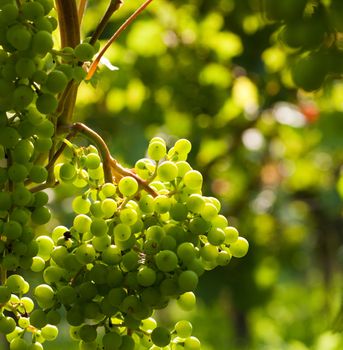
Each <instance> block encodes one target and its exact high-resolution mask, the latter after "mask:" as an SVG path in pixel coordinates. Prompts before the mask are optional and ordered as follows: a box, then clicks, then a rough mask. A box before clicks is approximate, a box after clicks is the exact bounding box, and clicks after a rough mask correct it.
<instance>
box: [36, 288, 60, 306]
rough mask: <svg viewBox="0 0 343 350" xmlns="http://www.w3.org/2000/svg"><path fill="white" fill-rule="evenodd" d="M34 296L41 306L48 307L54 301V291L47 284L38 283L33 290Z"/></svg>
mask: <svg viewBox="0 0 343 350" xmlns="http://www.w3.org/2000/svg"><path fill="white" fill-rule="evenodd" d="M34 296H35V298H36V300H37V302H38V304H39V305H40V306H41V307H42V308H49V307H51V306H52V305H53V303H54V296H55V293H54V291H53V289H52V288H51V287H50V286H49V285H47V284H40V285H38V286H37V287H36V288H35V290H34Z"/></svg>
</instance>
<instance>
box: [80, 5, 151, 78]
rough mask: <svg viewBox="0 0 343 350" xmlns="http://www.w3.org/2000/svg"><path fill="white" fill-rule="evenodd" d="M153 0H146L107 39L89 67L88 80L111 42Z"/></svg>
mask: <svg viewBox="0 0 343 350" xmlns="http://www.w3.org/2000/svg"><path fill="white" fill-rule="evenodd" d="M152 1H153V0H146V1H145V2H144V3H143V4H142V5H141V6H140V7H139V8H138V9H137V10H136V11H135V12H134V13H133V14H132V15H131V16H130V17H129V18H128V19H127V20H126V21H125V22H124V23H123V24H122V25H121V26H120V27H119V28H118V30H117V31H116V32H115V33H114V34H113V35H112V37H111V38H110V39H109V40H108V41H107V43H106V44H105V46H104V47H103V48H102V50H101V51H100V52H99V54H98V55H97V57H96V58H95V60H94V61H93V62H92V64H91V66H90V67H89V70H88V74H87V76H86V80H89V79H91V78H92V76H93V75H94V73H95V71H96V68H97V67H98V64H99V62H100V60H101V57H102V56H103V55H104V54H105V52H106V51H107V49H108V48H109V47H110V46H111V44H112V43H113V42H114V41H115V40H116V39H117V38H118V36H119V35H120V34H121V33H122V32H123V31H124V30H125V29H126V28H127V27H128V26H129V25H130V24H131V23H132V22H133V21H134V20H135V18H136V17H137V16H138V15H139V14H140V13H141V12H143V10H144V9H145V8H146V7H147V6H148V5H149V4H150V3H151V2H152Z"/></svg>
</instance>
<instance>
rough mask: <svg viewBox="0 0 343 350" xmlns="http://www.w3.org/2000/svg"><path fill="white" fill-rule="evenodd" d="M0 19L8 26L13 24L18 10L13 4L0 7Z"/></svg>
mask: <svg viewBox="0 0 343 350" xmlns="http://www.w3.org/2000/svg"><path fill="white" fill-rule="evenodd" d="M1 15H2V16H1V19H2V21H4V23H5V24H10V23H12V22H14V21H15V20H16V19H17V17H18V15H19V10H18V7H17V5H16V4H15V3H8V4H5V5H3V6H2V7H1Z"/></svg>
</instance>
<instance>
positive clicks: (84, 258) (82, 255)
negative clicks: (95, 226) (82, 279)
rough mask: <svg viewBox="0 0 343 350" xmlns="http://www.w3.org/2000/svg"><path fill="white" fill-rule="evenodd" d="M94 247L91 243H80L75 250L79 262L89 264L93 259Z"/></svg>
mask: <svg viewBox="0 0 343 350" xmlns="http://www.w3.org/2000/svg"><path fill="white" fill-rule="evenodd" d="M95 255H96V252H95V249H94V247H93V246H92V245H91V244H82V245H80V246H79V247H78V248H77V249H76V251H75V256H76V258H77V260H78V261H79V262H80V263H81V264H89V263H91V262H92V261H93V260H94V259H95Z"/></svg>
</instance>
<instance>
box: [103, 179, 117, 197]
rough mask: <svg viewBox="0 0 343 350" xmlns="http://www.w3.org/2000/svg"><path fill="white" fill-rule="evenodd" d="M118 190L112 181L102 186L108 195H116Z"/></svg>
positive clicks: (105, 194) (104, 193) (106, 195)
mask: <svg viewBox="0 0 343 350" xmlns="http://www.w3.org/2000/svg"><path fill="white" fill-rule="evenodd" d="M116 191H117V187H116V186H115V185H114V184H112V183H105V184H104V185H103V186H102V187H101V193H102V194H103V195H104V196H105V197H106V198H108V197H112V196H113V195H115V193H116Z"/></svg>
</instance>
